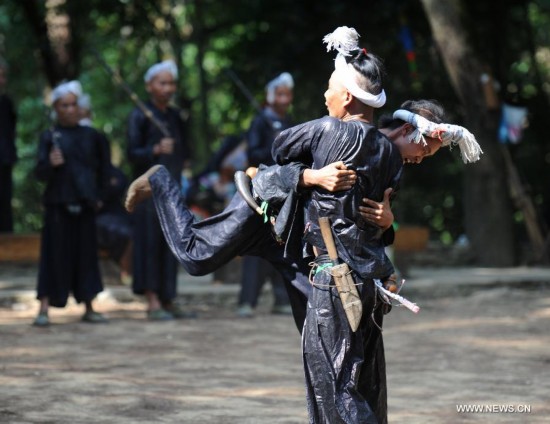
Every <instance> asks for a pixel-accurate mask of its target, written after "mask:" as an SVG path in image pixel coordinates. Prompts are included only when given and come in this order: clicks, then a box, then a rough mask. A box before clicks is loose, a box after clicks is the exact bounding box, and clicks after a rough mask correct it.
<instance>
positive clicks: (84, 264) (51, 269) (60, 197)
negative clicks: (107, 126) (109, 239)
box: [35, 126, 109, 307]
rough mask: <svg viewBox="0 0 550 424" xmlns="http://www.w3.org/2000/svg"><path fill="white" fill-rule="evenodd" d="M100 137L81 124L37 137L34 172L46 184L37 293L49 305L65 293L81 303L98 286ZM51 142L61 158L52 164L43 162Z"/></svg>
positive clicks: (62, 301) (103, 157)
mask: <svg viewBox="0 0 550 424" xmlns="http://www.w3.org/2000/svg"><path fill="white" fill-rule="evenodd" d="M102 137H103V136H102V135H101V134H100V133H99V132H98V131H96V130H94V129H93V128H90V127H83V126H76V127H61V126H56V127H55V128H54V131H52V130H48V131H45V132H43V133H42V135H41V137H40V143H39V146H38V161H37V164H36V168H35V174H36V176H37V178H38V179H40V180H42V181H45V182H46V188H45V190H44V195H43V203H44V207H45V214H44V227H43V230H42V241H41V254H40V265H39V273H38V287H37V297H38V299H41V298H43V297H48V298H49V303H50V305H51V306H56V307H63V306H65V305H66V303H67V298H68V296H69V294H70V293H71V292H72V294H73V296H74V297H75V299H76V301H77V302H83V301H91V300H92V299H93V298H94V297H95V296H96V295H97V293H99V292H101V291H102V290H103V285H102V281H101V276H100V273H99V264H98V257H97V239H96V227H95V211H96V208H97V205H98V202H99V201H101V200H102V197H103V193H104V189H105V187H106V184H107V179H108V174H107V172H108V167H109V155H108V153H107V151H106V149H105V142H104V138H102ZM54 144H56V145H58V146H59V148H60V149H61V150H62V152H63V157H64V160H65V163H64V164H63V165H61V166H58V167H53V166H52V165H51V164H50V160H49V153H50V150H51V149H52V146H53V145H54Z"/></svg>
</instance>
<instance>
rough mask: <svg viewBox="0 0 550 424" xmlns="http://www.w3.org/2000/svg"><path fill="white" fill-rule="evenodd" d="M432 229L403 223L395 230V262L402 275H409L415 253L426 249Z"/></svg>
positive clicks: (393, 246)
mask: <svg viewBox="0 0 550 424" xmlns="http://www.w3.org/2000/svg"><path fill="white" fill-rule="evenodd" d="M429 238H430V230H429V228H428V227H422V226H416V225H401V226H400V227H399V228H398V229H397V231H396V232H395V240H394V242H393V245H392V248H393V253H394V255H393V256H394V257H393V262H394V264H395V266H396V267H397V269H398V270H399V272H400V273H401V275H402V276H403V277H407V276H408V274H409V269H410V265H411V262H412V260H413V257H414V254H415V253H418V252H422V251H424V250H426V247H427V246H428V240H429Z"/></svg>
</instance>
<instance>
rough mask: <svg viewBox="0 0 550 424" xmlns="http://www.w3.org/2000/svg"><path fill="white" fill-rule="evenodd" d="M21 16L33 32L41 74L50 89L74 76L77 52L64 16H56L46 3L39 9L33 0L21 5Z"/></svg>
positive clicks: (68, 21)
mask: <svg viewBox="0 0 550 424" xmlns="http://www.w3.org/2000/svg"><path fill="white" fill-rule="evenodd" d="M21 6H22V8H23V12H24V14H25V17H26V19H27V21H28V22H29V24H30V26H31V28H32V31H33V32H34V34H35V36H36V38H37V40H38V46H39V51H40V56H41V58H42V65H43V68H44V74H45V75H46V78H47V79H48V83H49V84H50V86H52V87H54V86H55V85H57V84H58V83H59V82H61V81H62V80H63V79H74V78H76V77H77V75H78V70H79V69H78V65H79V64H80V58H79V56H80V51H79V46H78V44H77V43H74V39H73V34H72V30H73V29H74V25H71V19H70V17H69V16H68V15H66V14H61V13H60V14H57V13H56V11H55V8H54V7H51V6H50V5H49V4H48V3H47V2H46V5H45V6H43V5H41V4H40V3H37V2H36V1H35V0H32V1H31V0H29V1H24V2H21Z"/></svg>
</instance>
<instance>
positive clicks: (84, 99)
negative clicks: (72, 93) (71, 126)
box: [78, 93, 92, 110]
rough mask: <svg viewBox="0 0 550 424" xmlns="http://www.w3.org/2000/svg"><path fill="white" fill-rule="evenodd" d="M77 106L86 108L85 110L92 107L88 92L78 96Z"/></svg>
mask: <svg viewBox="0 0 550 424" xmlns="http://www.w3.org/2000/svg"><path fill="white" fill-rule="evenodd" d="M78 107H80V108H82V109H87V110H90V109H91V108H92V100H91V98H90V95H89V94H85V93H83V94H82V95H81V96H80V97H79V98H78Z"/></svg>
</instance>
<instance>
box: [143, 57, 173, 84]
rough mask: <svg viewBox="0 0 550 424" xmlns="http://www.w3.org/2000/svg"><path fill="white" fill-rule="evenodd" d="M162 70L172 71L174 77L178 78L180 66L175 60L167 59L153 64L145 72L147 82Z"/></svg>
mask: <svg viewBox="0 0 550 424" xmlns="http://www.w3.org/2000/svg"><path fill="white" fill-rule="evenodd" d="M161 72H170V74H171V75H172V76H173V77H174V79H177V78H178V67H177V66H176V63H175V62H174V61H173V60H165V61H164V62H160V63H157V64H155V65H153V66H151V67H150V68H149V69H148V70H147V72H146V73H145V76H144V77H143V79H144V81H145V82H149V81H151V80H152V79H153V78H155V77H156V76H157V75H158V74H160V73H161Z"/></svg>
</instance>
